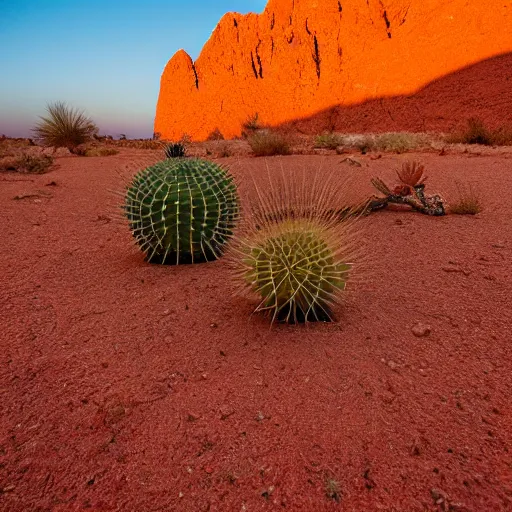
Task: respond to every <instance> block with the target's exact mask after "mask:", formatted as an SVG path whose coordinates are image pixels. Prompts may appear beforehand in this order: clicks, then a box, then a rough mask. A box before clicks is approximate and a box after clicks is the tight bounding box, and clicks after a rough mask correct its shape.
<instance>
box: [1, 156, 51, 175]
mask: <svg viewBox="0 0 512 512" xmlns="http://www.w3.org/2000/svg"><path fill="white" fill-rule="evenodd" d="M52 164H53V158H52V157H51V156H48V155H41V156H33V155H26V154H24V155H21V156H19V157H17V158H9V159H5V161H4V162H0V171H13V172H21V173H27V174H44V173H46V172H48V171H49V168H50V167H51V165H52Z"/></svg>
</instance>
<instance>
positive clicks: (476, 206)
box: [449, 183, 482, 215]
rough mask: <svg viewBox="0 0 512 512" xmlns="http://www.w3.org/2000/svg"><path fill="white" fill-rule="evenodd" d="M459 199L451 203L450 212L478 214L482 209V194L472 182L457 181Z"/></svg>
mask: <svg viewBox="0 0 512 512" xmlns="http://www.w3.org/2000/svg"><path fill="white" fill-rule="evenodd" d="M457 190H458V199H457V201H456V202H454V203H453V204H452V205H450V208H449V211H450V213H453V214H456V215H476V214H477V213H480V212H481V211H482V202H481V199H480V194H479V193H478V191H477V190H475V189H474V188H473V187H472V186H471V185H470V184H463V183H457Z"/></svg>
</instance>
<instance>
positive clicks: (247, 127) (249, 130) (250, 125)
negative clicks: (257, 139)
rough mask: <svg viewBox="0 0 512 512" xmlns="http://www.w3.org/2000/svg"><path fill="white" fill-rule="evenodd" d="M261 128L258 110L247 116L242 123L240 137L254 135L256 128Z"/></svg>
mask: <svg viewBox="0 0 512 512" xmlns="http://www.w3.org/2000/svg"><path fill="white" fill-rule="evenodd" d="M262 128H263V126H262V125H261V123H260V121H259V115H258V112H256V113H255V114H253V115H252V116H249V117H248V118H247V119H246V120H245V121H244V122H243V123H242V137H244V138H246V139H247V138H248V137H250V136H251V135H254V134H255V133H256V132H257V131H258V130H261V129H262Z"/></svg>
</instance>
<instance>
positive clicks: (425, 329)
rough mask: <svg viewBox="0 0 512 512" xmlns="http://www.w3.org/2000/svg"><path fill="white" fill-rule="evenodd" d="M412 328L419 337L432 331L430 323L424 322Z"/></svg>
mask: <svg viewBox="0 0 512 512" xmlns="http://www.w3.org/2000/svg"><path fill="white" fill-rule="evenodd" d="M411 330H412V333H413V334H414V336H416V337H417V338H424V337H425V336H428V335H429V334H430V333H431V332H432V329H431V328H430V325H426V324H422V323H421V322H417V323H416V324H414V325H413V327H412V329H411Z"/></svg>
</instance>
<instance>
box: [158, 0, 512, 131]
mask: <svg viewBox="0 0 512 512" xmlns="http://www.w3.org/2000/svg"><path fill="white" fill-rule="evenodd" d="M511 34H512V2H510V1H509V0H486V1H485V2H484V1H482V0H269V1H268V4H267V7H266V8H265V10H264V12H263V13H262V14H252V13H251V14H247V15H240V14H237V13H228V14H226V15H224V16H223V17H222V19H221V20H220V22H219V23H218V25H217V27H216V29H215V30H214V32H213V33H212V35H211V37H210V39H209V40H208V41H207V42H206V44H205V45H204V47H203V49H202V51H201V54H200V55H199V57H198V59H197V60H196V62H193V61H192V59H191V58H190V56H189V55H188V54H187V53H186V52H185V51H184V50H180V51H178V52H177V53H176V54H175V55H174V56H173V57H172V59H171V60H170V61H169V62H168V64H167V65H166V67H165V70H164V72H163V74H162V77H161V85H160V94H159V98H158V104H157V109H156V117H155V127H154V129H155V132H159V133H160V134H161V135H162V137H163V138H167V139H177V138H180V137H181V136H182V135H183V134H188V135H190V136H191V137H192V139H193V140H204V139H205V138H207V137H208V135H209V134H210V133H211V132H212V131H213V130H215V129H216V128H219V129H220V131H221V132H222V133H223V134H224V136H225V137H234V136H238V135H240V133H241V125H242V123H243V122H244V121H246V120H247V119H248V117H250V116H252V115H254V114H255V113H258V115H259V119H260V120H261V121H262V122H263V123H265V124H268V125H272V126H277V125H282V124H286V123H295V125H296V126H298V127H300V129H302V130H304V131H319V130H320V131H322V130H333V129H335V130H343V131H372V130H373V131H384V130H388V131H389V130H391V129H393V130H396V129H407V130H416V131H419V130H426V129H445V130H446V129H449V128H451V127H453V126H454V125H455V124H457V123H460V122H464V121H466V119H467V118H468V117H471V115H474V114H475V113H477V114H480V115H481V116H482V117H484V120H487V121H489V122H491V124H492V123H493V122H498V121H503V122H504V121H512V108H511V105H512V66H511V65H510V64H511V59H510V58H509V57H510V56H512V53H511V55H507V54H508V53H509V52H512V35H511ZM499 56H501V57H499ZM494 57H498V60H496V63H495V64H493V65H492V64H489V66H490V68H489V69H490V71H489V70H488V71H487V73H489V72H490V73H492V76H482V75H481V73H480V74H479V71H478V69H479V68H478V65H479V64H478V63H481V62H483V61H486V59H491V58H494ZM500 58H501V60H499V59H500ZM468 69H472V70H473V72H472V73H469V72H468ZM457 73H462V75H461V77H462V78H461V80H462V82H463V84H462V85H463V89H461V90H458V88H457V84H458V83H459V82H460V81H459V80H457V78H456V77H457ZM464 73H466V74H465V75H464ZM448 76H451V77H452V80H451V82H447V83H450V84H451V85H450V86H445V87H443V86H442V85H441V86H438V87H437V89H439V88H441V89H443V90H444V93H445V96H446V97H445V96H442V95H441V96H442V97H436V96H435V95H432V94H430V95H429V94H427V92H428V91H429V90H430V91H434V90H437V89H436V88H435V87H434V85H435V84H439V83H441V82H442V80H443V79H444V78H445V77H448ZM464 77H465V78H464ZM464 80H465V81H464ZM509 80H510V81H509ZM462 82H460V83H462ZM432 83H433V84H432ZM429 84H430V85H429ZM462 85H461V87H462ZM427 86H428V87H427ZM429 87H430V89H429ZM432 87H434V88H433V89H432ZM394 100H397V101H394ZM398 100H399V101H398ZM406 100H410V101H406ZM506 105H508V107H509V109H508V111H507V109H506V108H505V107H506ZM359 107H361V108H359ZM445 111H446V112H449V113H448V114H447V115H445V114H446V112H445ZM345 113H346V115H345ZM506 116H508V118H506ZM498 118H499V119H498Z"/></svg>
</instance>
